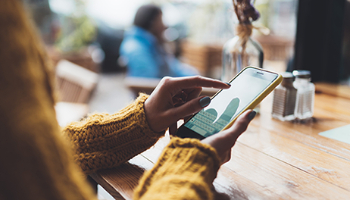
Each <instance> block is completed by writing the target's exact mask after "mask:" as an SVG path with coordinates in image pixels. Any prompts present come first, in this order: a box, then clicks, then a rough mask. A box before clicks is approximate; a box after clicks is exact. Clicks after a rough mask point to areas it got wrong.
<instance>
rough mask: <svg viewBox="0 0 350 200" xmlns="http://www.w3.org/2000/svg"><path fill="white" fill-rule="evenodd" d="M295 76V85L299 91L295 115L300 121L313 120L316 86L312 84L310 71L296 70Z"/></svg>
mask: <svg viewBox="0 0 350 200" xmlns="http://www.w3.org/2000/svg"><path fill="white" fill-rule="evenodd" d="M293 75H294V76H295V81H294V83H293V85H294V87H295V88H296V89H297V98H296V104H295V110H294V115H295V117H296V119H298V120H307V119H311V117H312V116H313V113H314V99H315V85H314V84H313V83H311V82H310V81H311V74H310V71H307V70H294V71H293Z"/></svg>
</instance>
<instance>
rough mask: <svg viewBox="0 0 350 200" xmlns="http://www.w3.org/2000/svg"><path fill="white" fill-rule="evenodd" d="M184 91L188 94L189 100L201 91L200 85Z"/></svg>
mask: <svg viewBox="0 0 350 200" xmlns="http://www.w3.org/2000/svg"><path fill="white" fill-rule="evenodd" d="M184 92H187V94H188V96H187V101H190V100H192V99H194V98H197V97H198V96H199V95H200V94H201V92H202V88H201V87H197V88H194V89H191V90H188V89H187V90H184Z"/></svg>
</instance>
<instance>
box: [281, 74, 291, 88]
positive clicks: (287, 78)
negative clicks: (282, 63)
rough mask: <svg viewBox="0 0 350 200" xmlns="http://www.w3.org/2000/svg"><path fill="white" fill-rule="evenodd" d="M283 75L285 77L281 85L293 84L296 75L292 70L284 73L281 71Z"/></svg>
mask: <svg viewBox="0 0 350 200" xmlns="http://www.w3.org/2000/svg"><path fill="white" fill-rule="evenodd" d="M281 75H282V77H283V81H282V83H281V85H283V86H285V87H286V86H288V85H290V84H293V81H294V76H293V74H292V73H291V72H283V73H281Z"/></svg>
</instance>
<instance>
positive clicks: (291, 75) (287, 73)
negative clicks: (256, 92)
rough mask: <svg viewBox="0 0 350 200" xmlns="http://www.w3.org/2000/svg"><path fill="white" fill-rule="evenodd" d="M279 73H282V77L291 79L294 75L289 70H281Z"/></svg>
mask: <svg viewBox="0 0 350 200" xmlns="http://www.w3.org/2000/svg"><path fill="white" fill-rule="evenodd" d="M281 75H282V77H283V79H293V78H294V76H293V74H292V73H291V72H283V73H281Z"/></svg>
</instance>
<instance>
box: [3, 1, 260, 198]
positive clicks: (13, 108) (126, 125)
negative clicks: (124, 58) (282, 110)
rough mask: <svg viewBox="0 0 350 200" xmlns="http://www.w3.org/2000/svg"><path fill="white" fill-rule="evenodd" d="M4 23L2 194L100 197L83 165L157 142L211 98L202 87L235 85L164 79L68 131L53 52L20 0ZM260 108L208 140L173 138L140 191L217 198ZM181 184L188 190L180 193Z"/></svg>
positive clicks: (109, 161) (110, 161)
mask: <svg viewBox="0 0 350 200" xmlns="http://www.w3.org/2000/svg"><path fill="white" fill-rule="evenodd" d="M0 27H1V29H0V44H1V45H2V46H1V48H0V86H1V87H0V99H1V102H0V113H1V115H0V123H1V125H0V133H1V136H2V138H1V140H0V158H1V165H0V171H1V173H0V180H1V181H0V199H36V200H38V199H39V200H40V199H50V200H52V199H70V200H73V199H74V200H77V199H96V196H95V195H94V194H93V192H92V190H91V188H90V187H89V186H88V184H87V183H86V182H85V180H84V178H83V177H84V176H83V174H82V172H83V173H85V174H89V173H91V172H95V171H96V170H99V169H104V168H109V167H114V166H117V165H119V164H121V163H123V162H125V161H127V160H128V159H130V158H131V157H133V156H135V155H136V154H138V153H140V152H142V151H144V150H145V149H147V148H149V147H151V146H152V145H153V144H154V143H155V142H156V141H157V140H158V138H159V137H161V136H162V135H163V134H164V131H165V130H166V129H167V128H168V127H170V130H171V132H172V133H173V131H174V130H175V128H176V127H175V124H176V121H177V120H178V119H180V118H183V117H185V116H189V115H191V114H192V113H195V112H198V111H199V110H200V109H201V108H202V107H205V106H206V105H208V104H209V102H210V99H209V98H208V97H204V98H203V97H197V96H198V94H199V92H200V89H201V87H215V88H228V87H229V86H228V85H226V84H225V83H222V82H220V81H216V80H211V79H206V78H202V77H190V78H164V79H163V80H162V82H161V83H160V84H159V85H158V87H157V88H156V90H155V92H154V93H152V95H151V96H149V97H148V96H147V95H141V96H140V97H138V99H137V100H136V101H135V102H134V103H132V104H130V105H129V106H128V107H126V108H125V109H123V110H121V111H120V112H118V113H116V114H114V115H107V114H95V115H91V116H89V117H88V118H87V119H85V120H84V121H81V122H76V123H72V124H70V125H68V126H67V127H65V128H64V129H63V131H62V130H61V129H60V128H59V126H58V124H57V121H56V119H55V111H54V108H53V106H54V95H53V89H52V88H53V87H52V80H53V79H52V73H51V71H50V70H49V68H48V64H47V57H46V55H45V52H44V49H43V47H42V45H41V42H40V41H39V39H38V37H37V36H36V34H35V31H34V30H33V26H32V24H31V23H30V22H29V21H28V20H27V16H26V15H25V14H24V11H23V8H22V5H21V2H20V1H19V0H3V1H2V5H1V6H0ZM178 94H181V97H183V98H179V97H180V96H179V95H178ZM254 115H255V113H254V112H251V111H249V112H247V113H245V114H243V115H242V116H241V117H240V118H239V119H238V120H237V122H236V123H235V125H234V126H233V127H232V128H230V129H229V130H226V131H223V132H221V133H220V134H216V135H214V136H213V137H208V138H206V139H205V140H203V141H202V142H200V141H198V140H195V139H179V138H175V137H174V138H173V139H172V140H171V142H170V144H169V145H168V146H167V147H166V148H165V149H164V152H163V154H162V155H161V157H160V159H159V161H158V162H157V163H156V164H155V166H154V167H153V169H152V170H150V171H149V172H147V173H145V175H144V176H143V178H142V180H141V181H140V184H139V186H138V188H137V189H136V191H135V195H134V196H135V197H134V198H135V199H164V197H166V199H211V198H212V193H211V191H210V185H211V184H212V181H213V179H214V178H215V176H216V172H217V170H218V169H219V167H220V164H222V163H223V162H225V161H227V160H228V159H229V155H230V149H231V147H232V146H233V145H234V142H235V141H236V139H237V137H238V136H239V135H240V134H241V133H242V132H244V130H245V128H246V127H247V125H248V123H249V121H250V120H251V119H252V118H253V117H254ZM72 152H74V153H72ZM184 154H186V155H191V156H190V157H191V158H188V157H184ZM74 161H75V162H74ZM188 166H191V167H188ZM178 167H180V168H181V171H179V170H177V169H178ZM183 182H186V183H187V184H185V185H184V184H182V183H183ZM179 189H180V190H181V191H186V192H185V193H181V195H179V194H177V193H176V191H179Z"/></svg>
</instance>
